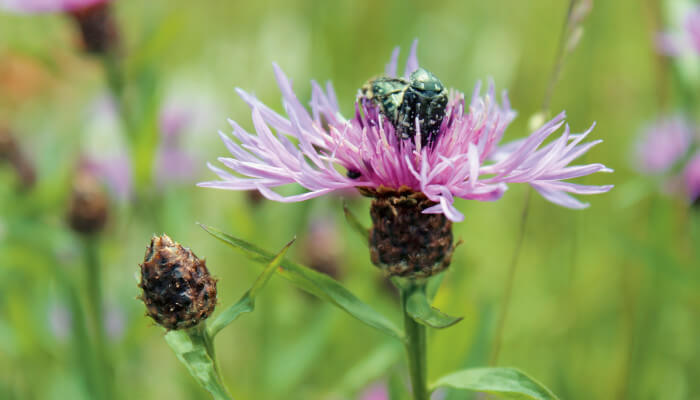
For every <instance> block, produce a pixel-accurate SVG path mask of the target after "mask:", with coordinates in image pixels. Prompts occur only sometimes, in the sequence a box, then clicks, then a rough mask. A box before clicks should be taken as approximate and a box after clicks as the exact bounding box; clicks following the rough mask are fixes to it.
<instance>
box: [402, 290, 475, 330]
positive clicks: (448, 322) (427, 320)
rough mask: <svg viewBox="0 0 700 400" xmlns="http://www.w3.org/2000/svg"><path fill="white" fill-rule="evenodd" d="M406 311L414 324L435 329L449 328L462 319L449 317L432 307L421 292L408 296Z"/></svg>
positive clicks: (414, 292) (417, 291)
mask: <svg viewBox="0 0 700 400" xmlns="http://www.w3.org/2000/svg"><path fill="white" fill-rule="evenodd" d="M406 310H407V311H408V314H409V315H410V316H411V318H413V319H414V320H415V321H416V322H418V323H420V324H423V325H426V326H429V327H431V328H436V329H443V328H447V327H450V326H452V325H454V324H456V323H457V322H459V321H461V320H462V317H451V316H449V315H447V314H444V313H443V312H442V311H440V310H438V309H437V308H435V307H432V306H431V305H430V303H429V302H428V298H427V297H426V296H425V291H423V290H414V291H413V292H412V293H411V294H410V295H409V297H408V300H407V303H406Z"/></svg>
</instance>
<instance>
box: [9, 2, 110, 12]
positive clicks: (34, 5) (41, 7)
mask: <svg viewBox="0 0 700 400" xmlns="http://www.w3.org/2000/svg"><path fill="white" fill-rule="evenodd" d="M109 1H110V0H0V9H5V10H8V11H13V12H18V13H30V14H35V13H54V12H72V11H78V10H81V9H84V8H87V7H91V6H95V5H98V4H103V3H108V2H109Z"/></svg>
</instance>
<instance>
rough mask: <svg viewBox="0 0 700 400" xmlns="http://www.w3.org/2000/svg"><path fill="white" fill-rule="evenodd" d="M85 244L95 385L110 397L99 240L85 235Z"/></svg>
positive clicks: (88, 316) (88, 313)
mask: <svg viewBox="0 0 700 400" xmlns="http://www.w3.org/2000/svg"><path fill="white" fill-rule="evenodd" d="M84 246H85V286H86V291H87V300H88V301H87V307H86V312H87V319H88V324H89V327H90V330H91V331H92V333H93V335H94V338H95V342H94V346H95V347H94V354H95V358H96V364H97V371H95V374H96V376H97V377H98V379H97V385H98V387H99V391H100V392H101V393H102V395H103V397H102V398H104V399H108V398H111V397H112V390H111V379H110V375H111V374H110V372H109V371H108V370H109V362H108V361H107V347H106V344H105V343H106V340H105V330H104V323H103V321H104V318H103V316H104V311H103V307H102V305H103V299H102V277H101V276H102V275H101V271H100V270H101V267H100V257H99V242H98V239H97V238H96V237H87V238H85V240H84Z"/></svg>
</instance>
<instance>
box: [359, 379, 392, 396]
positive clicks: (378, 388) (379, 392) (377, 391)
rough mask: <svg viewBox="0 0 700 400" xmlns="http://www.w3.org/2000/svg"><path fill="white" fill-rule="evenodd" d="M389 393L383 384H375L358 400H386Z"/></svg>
mask: <svg viewBox="0 0 700 400" xmlns="http://www.w3.org/2000/svg"><path fill="white" fill-rule="evenodd" d="M388 399H389V391H388V390H387V388H386V385H385V384H384V383H381V382H380V383H375V384H374V385H372V386H370V387H368V388H367V389H365V390H364V391H363V392H362V394H360V400H388Z"/></svg>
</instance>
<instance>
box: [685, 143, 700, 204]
mask: <svg viewBox="0 0 700 400" xmlns="http://www.w3.org/2000/svg"><path fill="white" fill-rule="evenodd" d="M683 181H684V183H685V190H686V194H687V195H688V200H689V201H690V203H691V204H696V205H700V152H698V153H697V154H695V156H693V158H692V159H691V160H690V161H689V162H688V164H687V165H686V167H685V170H684V172H683Z"/></svg>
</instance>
